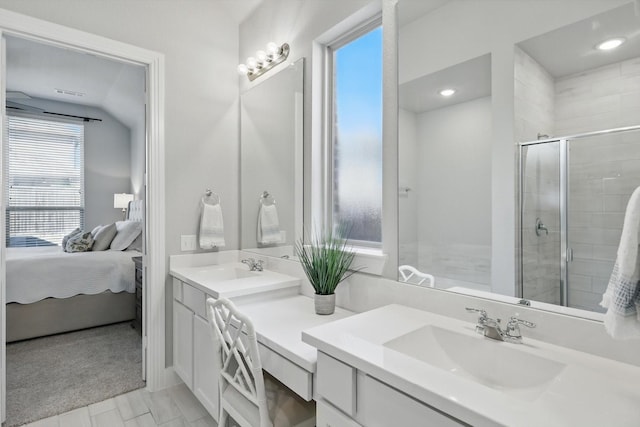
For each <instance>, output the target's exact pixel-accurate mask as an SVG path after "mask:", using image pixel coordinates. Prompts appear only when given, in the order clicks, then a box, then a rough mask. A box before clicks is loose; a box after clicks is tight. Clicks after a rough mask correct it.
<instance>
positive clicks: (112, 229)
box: [91, 223, 118, 251]
mask: <svg viewBox="0 0 640 427" xmlns="http://www.w3.org/2000/svg"><path fill="white" fill-rule="evenodd" d="M116 233H118V229H117V228H116V224H115V223H113V224H109V225H105V226H103V227H101V228H100V229H99V230H98V232H97V233H95V234H94V233H93V232H91V235H92V237H93V247H92V248H91V250H92V251H106V250H107V249H109V246H110V245H111V242H112V241H113V238H114V237H116Z"/></svg>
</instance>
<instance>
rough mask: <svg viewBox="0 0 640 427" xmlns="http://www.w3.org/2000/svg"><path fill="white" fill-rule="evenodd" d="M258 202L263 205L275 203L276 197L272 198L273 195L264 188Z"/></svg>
mask: <svg viewBox="0 0 640 427" xmlns="http://www.w3.org/2000/svg"><path fill="white" fill-rule="evenodd" d="M260 204H262V205H263V206H272V205H275V204H276V199H274V198H273V196H272V195H271V194H269V192H268V191H266V190H265V191H263V192H262V195H261V196H260Z"/></svg>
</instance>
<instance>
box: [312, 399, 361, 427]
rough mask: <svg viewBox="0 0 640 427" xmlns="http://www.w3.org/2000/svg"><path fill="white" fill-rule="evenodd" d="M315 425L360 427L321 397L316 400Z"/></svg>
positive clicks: (324, 426) (322, 426)
mask: <svg viewBox="0 0 640 427" xmlns="http://www.w3.org/2000/svg"><path fill="white" fill-rule="evenodd" d="M316 426H317V427H361V426H360V424H358V423H357V422H355V421H354V420H352V419H351V418H349V417H347V416H346V415H345V414H343V413H342V412H340V411H338V410H337V409H336V408H334V407H333V406H331V404H330V403H327V402H325V401H324V400H323V399H318V401H317V402H316Z"/></svg>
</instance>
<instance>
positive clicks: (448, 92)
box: [439, 89, 456, 98]
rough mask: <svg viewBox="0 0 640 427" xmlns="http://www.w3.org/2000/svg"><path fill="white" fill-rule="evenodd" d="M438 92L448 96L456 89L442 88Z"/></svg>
mask: <svg viewBox="0 0 640 427" xmlns="http://www.w3.org/2000/svg"><path fill="white" fill-rule="evenodd" d="M439 93H440V95H442V96H444V97H447V98H448V97H450V96H451V95H453V94H454V93H456V90H455V89H442V90H441V91H440V92H439Z"/></svg>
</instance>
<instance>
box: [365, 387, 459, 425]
mask: <svg viewBox="0 0 640 427" xmlns="http://www.w3.org/2000/svg"><path fill="white" fill-rule="evenodd" d="M358 415H359V418H358V421H360V422H361V423H362V424H364V425H366V426H367V427H388V426H393V425H397V426H417V425H420V426H425V427H427V426H437V427H459V426H464V425H467V424H465V423H463V422H461V421H459V420H456V419H455V418H453V417H450V416H449V415H447V414H445V413H443V412H440V411H438V410H437V409H435V408H433V407H431V406H429V405H426V404H424V403H422V402H419V401H417V400H415V399H414V398H412V397H411V396H409V395H406V394H404V393H402V392H400V391H398V390H396V389H395V388H392V387H390V386H388V385H386V384H384V383H382V382H380V381H378V380H376V379H375V378H372V377H370V376H368V375H363V379H362V384H361V387H359V388H358Z"/></svg>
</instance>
